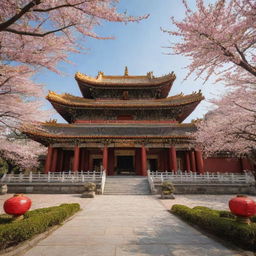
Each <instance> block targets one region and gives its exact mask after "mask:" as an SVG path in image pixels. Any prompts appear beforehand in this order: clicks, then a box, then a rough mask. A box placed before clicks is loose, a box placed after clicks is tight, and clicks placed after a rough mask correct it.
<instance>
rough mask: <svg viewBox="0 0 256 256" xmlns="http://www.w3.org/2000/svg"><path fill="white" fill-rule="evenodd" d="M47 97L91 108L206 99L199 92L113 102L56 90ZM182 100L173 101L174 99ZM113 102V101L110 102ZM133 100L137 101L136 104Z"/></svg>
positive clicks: (177, 103) (166, 103) (61, 102)
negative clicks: (56, 91) (161, 97)
mask: <svg viewBox="0 0 256 256" xmlns="http://www.w3.org/2000/svg"><path fill="white" fill-rule="evenodd" d="M46 99H48V100H49V101H50V102H55V103H59V104H62V105H67V106H74V107H91V108H105V107H117V108H119V107H122V108H123V107H125V108H130V107H136V108H148V107H160V108H161V107H172V106H182V105H187V104H190V103H195V102H200V101H202V100H203V99H204V97H203V95H202V93H201V92H199V93H192V94H189V95H185V96H184V95H183V94H179V95H175V96H171V97H168V98H166V99H156V100H151V101H148V100H145V101H143V100H141V101H138V100H137V101H136V100H129V101H127V100H126V101H122V100H116V102H117V103H116V104H113V103H112V102H113V101H109V100H94V99H86V98H82V97H76V96H73V95H71V94H57V93H55V92H52V91H49V94H48V95H47V96H46ZM176 100H178V101H180V102H175V103H172V101H176ZM110 102H111V103H110ZM133 102H137V103H136V104H134V103H133ZM147 102H150V103H151V104H147Z"/></svg>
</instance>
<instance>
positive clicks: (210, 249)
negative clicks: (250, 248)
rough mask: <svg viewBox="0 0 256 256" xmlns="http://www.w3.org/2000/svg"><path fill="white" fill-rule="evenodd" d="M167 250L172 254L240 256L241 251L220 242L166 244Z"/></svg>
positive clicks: (174, 255)
mask: <svg viewBox="0 0 256 256" xmlns="http://www.w3.org/2000/svg"><path fill="white" fill-rule="evenodd" d="M168 248H169V252H170V253H171V255H173V256H184V255H186V256H242V255H245V254H243V252H237V251H233V250H230V249H227V248H225V247H224V246H222V245H220V244H206V245H205V244H193V245H185V244H182V243H181V244H178V245H168Z"/></svg>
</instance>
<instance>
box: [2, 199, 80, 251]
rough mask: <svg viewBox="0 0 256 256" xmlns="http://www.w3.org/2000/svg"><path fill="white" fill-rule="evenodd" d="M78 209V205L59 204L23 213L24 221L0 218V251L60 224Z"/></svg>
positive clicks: (3, 216) (4, 216)
mask: <svg viewBox="0 0 256 256" xmlns="http://www.w3.org/2000/svg"><path fill="white" fill-rule="evenodd" d="M79 209H80V205H79V204H61V205H60V206H55V207H49V208H42V209H37V210H33V211H29V212H27V213H25V218H24V220H22V221H18V222H12V221H11V218H9V216H8V215H2V216H0V250H3V249H5V248H8V247H10V246H14V245H17V244H18V243H20V242H22V241H25V240H27V239H30V238H32V237H33V236H34V235H36V234H40V233H43V232H45V231H46V230H47V229H49V228H50V227H52V226H54V225H58V224H61V223H62V222H63V221H64V220H65V219H67V218H68V217H70V216H72V215H73V214H74V213H76V212H77V211H79Z"/></svg>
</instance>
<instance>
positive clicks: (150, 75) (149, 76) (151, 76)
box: [147, 71, 155, 79]
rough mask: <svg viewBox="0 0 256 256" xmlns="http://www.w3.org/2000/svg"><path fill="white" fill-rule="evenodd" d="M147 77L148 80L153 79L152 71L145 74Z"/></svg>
mask: <svg viewBox="0 0 256 256" xmlns="http://www.w3.org/2000/svg"><path fill="white" fill-rule="evenodd" d="M147 77H148V78H149V79H152V78H155V77H154V75H153V71H150V72H148V73H147Z"/></svg>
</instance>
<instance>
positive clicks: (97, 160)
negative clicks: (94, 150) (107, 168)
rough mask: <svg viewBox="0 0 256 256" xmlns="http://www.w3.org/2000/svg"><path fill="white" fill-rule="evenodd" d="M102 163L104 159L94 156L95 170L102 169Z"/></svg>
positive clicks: (93, 164)
mask: <svg viewBox="0 0 256 256" xmlns="http://www.w3.org/2000/svg"><path fill="white" fill-rule="evenodd" d="M101 165H102V159H98V158H94V159H93V162H92V166H93V168H92V169H93V171H100V166H101Z"/></svg>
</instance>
